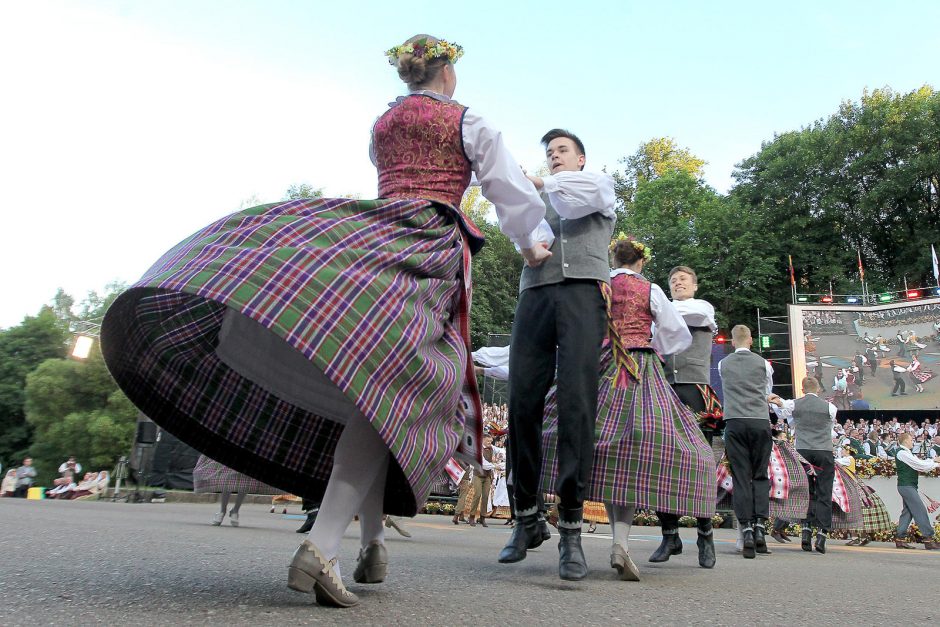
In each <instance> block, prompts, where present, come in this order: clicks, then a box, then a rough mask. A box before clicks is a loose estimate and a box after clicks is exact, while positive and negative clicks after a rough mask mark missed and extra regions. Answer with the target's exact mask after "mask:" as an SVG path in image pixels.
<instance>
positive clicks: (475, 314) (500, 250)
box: [461, 187, 522, 347]
mask: <svg viewBox="0 0 940 627" xmlns="http://www.w3.org/2000/svg"><path fill="white" fill-rule="evenodd" d="M492 208H493V205H492V204H490V203H489V202H487V201H486V200H485V199H483V198H482V197H481V196H480V188H479V187H471V188H470V189H469V190H468V191H467V193H466V195H465V196H464V199H463V202H462V203H461V210H462V211H464V213H466V214H467V215H468V216H469V217H470V219H471V220H473V221H474V223H475V224H476V225H477V226H478V227H479V228H480V230H481V231H483V234H484V236H485V237H486V245H485V246H484V247H483V248H482V250H480V252H479V253H477V254H476V255H474V257H473V266H472V280H473V306H472V307H471V309H470V338H471V341H472V343H473V346H474V347H480V346H486V344H487V342H488V339H489V334H490V333H509V331H510V329H511V328H512V319H513V316H514V315H515V311H516V299H517V298H518V294H519V277H520V275H521V274H522V257H521V256H520V254H519V253H518V252H516V249H515V247H514V246H513V243H512V241H510V239H509V238H508V237H506V236H505V235H504V234H503V233H502V231H500V230H499V226H497V225H496V224H494V223H493V222H492V221H491V218H490V216H491V211H492Z"/></svg>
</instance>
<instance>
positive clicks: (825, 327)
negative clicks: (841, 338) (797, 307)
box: [803, 311, 845, 335]
mask: <svg viewBox="0 0 940 627" xmlns="http://www.w3.org/2000/svg"><path fill="white" fill-rule="evenodd" d="M803 329H804V330H807V331H812V332H813V333H820V334H823V335H831V334H835V333H845V320H843V319H842V314H840V313H838V312H835V311H804V312H803Z"/></svg>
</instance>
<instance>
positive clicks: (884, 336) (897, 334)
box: [788, 299, 940, 411]
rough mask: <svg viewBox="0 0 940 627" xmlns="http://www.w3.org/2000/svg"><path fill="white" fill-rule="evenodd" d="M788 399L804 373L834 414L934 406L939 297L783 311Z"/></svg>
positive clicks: (938, 395)
mask: <svg viewBox="0 0 940 627" xmlns="http://www.w3.org/2000/svg"><path fill="white" fill-rule="evenodd" d="M788 314H789V324H790V346H791V350H792V355H791V358H792V361H791V363H792V368H793V383H794V389H795V393H796V394H797V395H800V394H802V390H801V389H800V388H801V385H800V383H801V381H802V380H803V377H805V376H807V375H809V376H812V377H815V378H816V379H818V380H819V381H820V382H821V383H822V387H823V390H824V392H825V396H826V397H827V398H828V399H830V400H832V402H834V403H835V404H836V407H838V408H839V409H859V410H863V409H879V410H889V411H890V410H925V409H938V408H940V379H938V376H937V375H938V374H940V343H938V340H940V299H931V300H924V301H919V302H917V303H916V304H912V303H907V302H905V303H895V304H888V305H880V306H877V307H857V306H850V305H790V306H789V309H788Z"/></svg>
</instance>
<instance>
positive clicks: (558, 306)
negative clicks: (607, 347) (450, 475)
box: [509, 281, 607, 515]
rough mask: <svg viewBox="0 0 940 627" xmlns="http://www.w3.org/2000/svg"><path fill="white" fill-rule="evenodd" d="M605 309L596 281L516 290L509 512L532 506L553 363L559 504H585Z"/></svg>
mask: <svg viewBox="0 0 940 627" xmlns="http://www.w3.org/2000/svg"><path fill="white" fill-rule="evenodd" d="M606 328H607V308H606V306H605V304H604V298H603V296H602V295H601V292H600V289H599V287H598V285H597V282H596V281H565V282H562V283H556V284H553V285H544V286H541V287H535V288H529V289H526V290H523V291H522V293H521V294H520V295H519V302H518V304H517V305H516V316H515V319H514V320H513V325H512V345H511V348H510V351H509V433H510V436H509V464H510V466H511V467H512V470H513V496H514V497H515V500H516V511H517V512H518V513H520V514H521V515H526V514H527V513H528V511H529V510H532V509H534V508H536V507H537V504H538V498H537V497H538V494H539V491H540V489H539V484H540V478H541V469H542V420H543V414H544V410H545V395H546V394H547V393H548V390H549V388H550V387H551V385H552V381H553V380H555V378H556V377H555V374H556V372H555V371H556V366H557V375H558V376H557V382H558V388H557V401H558V450H557V451H556V454H555V457H556V459H557V460H558V480H557V482H556V484H555V494H556V496H558V498H559V499H560V504H561V507H562V508H563V509H564V510H574V509H578V508H580V507H582V505H583V503H584V490H585V487H586V486H587V483H588V481H590V477H591V468H592V466H593V463H594V421H595V419H596V416H597V383H598V379H599V371H600V367H599V365H600V349H601V342H602V340H603V338H604V335H605V332H606Z"/></svg>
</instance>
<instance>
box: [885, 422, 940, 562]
mask: <svg viewBox="0 0 940 627" xmlns="http://www.w3.org/2000/svg"><path fill="white" fill-rule="evenodd" d="M913 441H914V438H913V436H911V434H910V433H902V434H901V436H900V437H899V438H898V442H899V444H900V448H899V449H898V452H897V455H896V456H895V462H896V468H897V473H898V494H900V495H901V501H902V502H903V503H904V506H903V508H902V509H901V516H900V518H899V519H898V531H897V537H896V538H895V541H894V543H895V546H897V548H899V549H913V548H914V547H912V546H911V545H910V544H908V543H907V530H908V528H909V527H910V525H911V520H913V521H915V522H916V523H917V529H918V530H919V531H920V534H921V536H922V537H923V539H924V548H925V549H927V550H938V549H940V543H938V542H934V539H933V536H934V531H933V523H932V522H931V520H930V516H928V514H927V508H926V507H924V502H923V501H922V500H921V498H920V494H918V491H917V483H918V475H919V473H922V472H930V471H932V470H936V469H938V468H940V464H938V463H937V462H935V461H932V460H927V459H920V458H919V457H915V456H914V454H913V453H912V452H911V445H912V444H913Z"/></svg>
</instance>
